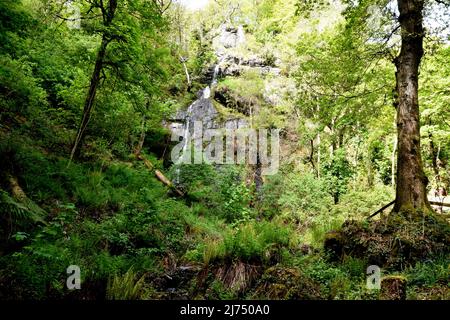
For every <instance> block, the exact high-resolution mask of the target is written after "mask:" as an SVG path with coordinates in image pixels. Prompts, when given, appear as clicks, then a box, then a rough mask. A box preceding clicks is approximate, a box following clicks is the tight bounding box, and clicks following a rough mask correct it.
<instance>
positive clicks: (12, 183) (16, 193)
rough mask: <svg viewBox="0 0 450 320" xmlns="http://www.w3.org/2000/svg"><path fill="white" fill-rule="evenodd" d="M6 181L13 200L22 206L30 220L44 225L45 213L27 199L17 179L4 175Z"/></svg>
mask: <svg viewBox="0 0 450 320" xmlns="http://www.w3.org/2000/svg"><path fill="white" fill-rule="evenodd" d="M6 180H7V181H8V183H9V188H10V190H11V195H12V197H13V199H14V200H17V201H18V204H19V205H20V206H23V208H24V209H25V210H26V211H28V212H29V214H30V218H31V219H32V220H33V221H35V222H40V223H43V224H46V222H45V221H44V217H45V216H46V215H47V213H46V212H45V211H44V210H43V209H42V208H41V207H40V206H38V205H37V204H36V203H35V202H34V201H33V200H31V199H30V198H28V197H27V195H26V193H25V191H23V189H22V187H21V186H20V184H19V180H18V179H17V177H15V176H13V175H11V174H6Z"/></svg>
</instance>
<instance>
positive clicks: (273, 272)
mask: <svg viewBox="0 0 450 320" xmlns="http://www.w3.org/2000/svg"><path fill="white" fill-rule="evenodd" d="M251 297H252V298H262V297H263V298H265V299H271V300H286V299H293V300H317V299H325V295H324V293H323V292H322V290H321V286H320V284H319V283H318V282H316V281H314V280H312V279H311V278H308V277H307V276H305V275H304V274H303V273H302V272H301V271H300V270H299V269H297V268H284V267H279V266H276V267H271V268H269V269H267V270H266V271H265V272H264V274H263V276H262V277H261V280H260V281H259V282H258V284H257V286H256V289H255V290H254V292H253V295H252V296H251Z"/></svg>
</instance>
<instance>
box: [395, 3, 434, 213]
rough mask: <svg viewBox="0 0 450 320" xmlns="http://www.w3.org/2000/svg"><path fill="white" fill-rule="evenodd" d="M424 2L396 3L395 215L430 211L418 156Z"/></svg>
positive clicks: (419, 155)
mask: <svg viewBox="0 0 450 320" xmlns="http://www.w3.org/2000/svg"><path fill="white" fill-rule="evenodd" d="M423 6H424V1H423V0H398V9H399V12H400V17H399V22H400V26H401V34H402V48H401V52H400V55H399V56H398V57H397V58H396V59H395V61H394V62H395V65H396V67H397V72H396V79H397V91H398V99H399V100H398V102H399V104H398V108H397V133H398V158H397V192H396V203H395V207H394V212H399V211H402V210H408V209H414V210H421V211H428V210H430V209H431V207H430V204H429V202H428V199H427V192H426V187H427V184H428V179H427V177H426V176H425V173H424V171H423V166H422V157H421V154H420V114H419V99H418V86H419V84H418V83H419V81H418V80H419V79H418V77H419V65H420V62H421V59H422V56H423V37H424V29H423V21H422V20H423V16H422V10H423Z"/></svg>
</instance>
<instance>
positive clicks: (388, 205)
mask: <svg viewBox="0 0 450 320" xmlns="http://www.w3.org/2000/svg"><path fill="white" fill-rule="evenodd" d="M394 203H395V200H394V201H392V202H390V203H388V204H387V205H385V206H384V207H383V208H381V209H380V210H378V211H377V212H375V213H372V214H371V215H370V216H369V217H368V218H367V219H368V220H369V219H372V218H373V217H375V216H376V215H377V214H379V213H381V212H383V211H384V210H386V209H387V208H389V207H390V206H392V205H393V204H394Z"/></svg>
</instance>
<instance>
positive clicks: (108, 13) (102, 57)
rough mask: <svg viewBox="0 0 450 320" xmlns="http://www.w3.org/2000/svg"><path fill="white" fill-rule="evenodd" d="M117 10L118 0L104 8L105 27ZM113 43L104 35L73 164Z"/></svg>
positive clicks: (73, 150) (78, 135) (73, 153)
mask: <svg viewBox="0 0 450 320" xmlns="http://www.w3.org/2000/svg"><path fill="white" fill-rule="evenodd" d="M116 9H117V0H110V1H109V8H108V10H106V8H104V7H102V12H103V19H104V25H105V27H109V26H110V25H111V23H112V21H113V19H114V15H115V12H116ZM110 42H111V39H109V37H108V36H107V33H106V32H105V33H103V36H102V43H101V45H100V49H99V51H98V53H97V59H96V61H95V68H94V72H93V73H92V76H91V83H90V85H89V91H88V94H87V96H86V100H85V102H84V109H83V117H82V119H81V124H80V126H79V128H78V132H77V135H76V137H75V141H74V144H73V147H72V152H71V153H70V160H69V164H70V162H72V160H73V158H74V156H75V154H77V152H78V149H79V147H80V146H81V145H82V144H83V140H84V136H85V133H86V128H87V125H88V123H89V120H90V119H91V112H92V108H93V106H94V100H95V95H96V94H97V88H98V85H99V83H100V74H101V72H102V69H103V62H104V60H105V56H106V48H107V47H108V44H109V43H110Z"/></svg>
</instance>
